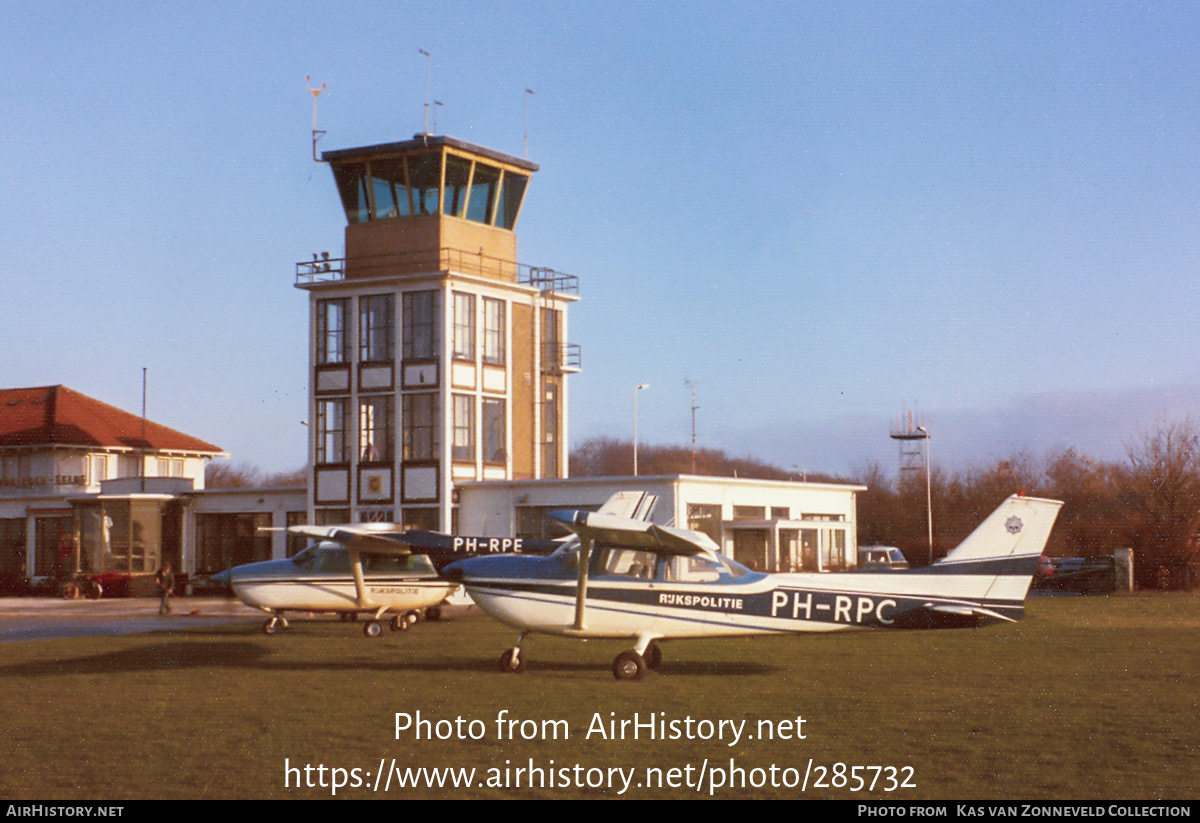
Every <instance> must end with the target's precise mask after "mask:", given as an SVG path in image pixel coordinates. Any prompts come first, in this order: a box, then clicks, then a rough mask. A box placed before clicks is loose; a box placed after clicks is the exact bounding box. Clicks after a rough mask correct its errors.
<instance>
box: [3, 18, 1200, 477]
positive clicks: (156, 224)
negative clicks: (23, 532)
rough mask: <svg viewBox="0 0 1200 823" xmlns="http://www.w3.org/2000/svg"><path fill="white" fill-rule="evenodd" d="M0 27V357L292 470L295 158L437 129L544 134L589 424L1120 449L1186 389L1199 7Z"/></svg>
mask: <svg viewBox="0 0 1200 823" xmlns="http://www.w3.org/2000/svg"><path fill="white" fill-rule="evenodd" d="M5 14H6V28H7V30H8V32H9V36H8V37H7V38H6V48H5V49H4V50H3V52H2V53H0V82H2V85H0V141H2V144H3V146H4V149H5V151H4V159H3V160H0V239H2V240H3V246H2V247H3V250H4V263H5V273H4V274H3V280H2V281H0V282H3V294H4V297H5V300H4V304H5V307H6V317H7V320H8V322H7V323H6V324H5V325H6V330H5V331H6V333H5V334H4V342H3V344H0V385H3V386H10V387H11V386H32V385H45V384H53V383H64V384H66V385H69V386H71V387H72V388H75V389H77V390H80V391H83V392H85V393H87V394H90V395H92V396H94V397H96V398H98V399H101V400H104V401H106V402H109V403H112V404H114V405H117V406H120V407H122V408H125V409H128V410H130V411H134V412H136V411H137V410H138V409H140V406H141V376H142V368H143V367H146V368H147V369H148V373H149V414H150V417H151V418H152V419H155V420H157V421H159V422H162V423H165V424H167V425H170V426H173V427H175V428H178V429H181V430H183V431H186V432H188V433H189V434H194V435H196V436H199V437H203V438H205V439H207V440H210V441H212V442H215V443H217V444H219V445H221V446H222V447H224V448H225V449H227V450H228V451H229V452H230V453H231V454H232V457H233V459H234V460H245V461H248V462H250V463H253V464H256V465H258V466H260V467H262V468H264V469H267V470H272V471H273V470H286V469H291V468H296V467H299V466H301V465H303V463H304V454H305V449H304V437H305V431H304V428H303V427H302V426H301V423H300V421H301V420H303V419H304V418H305V417H306V416H307V413H306V410H305V404H306V401H305V398H306V393H307V377H306V359H305V345H306V316H307V308H306V305H307V304H306V297H307V295H306V294H305V293H303V292H301V291H299V290H297V289H295V288H293V286H292V283H293V279H294V264H295V262H296V261H298V260H303V259H306V258H308V257H309V256H310V255H311V253H312V252H314V251H321V250H329V251H331V252H334V253H335V254H340V252H341V248H342V231H343V227H344V222H345V221H344V217H343V215H342V214H341V212H340V209H339V207H338V203H337V198H336V194H335V191H334V186H333V183H332V179H331V175H330V174H329V170H328V168H327V167H325V166H323V165H320V164H315V163H313V162H312V159H311V145H310V134H309V131H310V128H311V114H312V104H311V99H312V98H311V96H310V95H309V93H308V92H307V91H306V90H305V76H306V75H312V77H313V81H314V82H315V83H326V84H327V86H328V88H327V90H326V92H325V93H324V94H323V95H322V96H321V98H320V127H321V128H323V129H326V130H327V131H328V135H327V136H326V137H325V138H324V139H323V140H322V141H321V144H320V147H321V148H322V149H324V150H330V149H335V148H346V147H351V146H357V145H364V144H370V143H378V142H386V141H392V140H398V139H407V138H408V137H410V136H412V135H413V134H414V133H416V132H418V131H420V130H421V127H422V116H423V106H424V103H425V93H426V92H425V89H426V59H425V58H424V57H423V56H422V55H421V54H420V53H419V52H418V49H425V50H426V51H428V52H430V53H431V55H432V61H431V62H432V91H433V97H434V98H435V99H437V100H440V101H442V102H443V104H444V105H443V106H441V107H438V109H437V131H438V132H439V133H443V134H448V135H450V136H453V137H458V138H460V139H464V140H468V141H472V142H475V143H479V144H482V145H485V146H488V147H491V148H495V149H498V150H501V151H506V152H509V153H511V154H516V155H521V154H522V153H523V128H524V126H523V98H524V97H525V95H524V92H523V90H524V89H525V88H530V89H533V90H534V91H535V92H536V94H535V96H533V97H531V98H529V115H528V117H529V146H530V152H529V153H530V158H531V159H532V160H534V161H536V162H538V163H539V164H540V165H541V171H540V172H539V173H538V174H537V175H536V176H535V178H534V180H533V183H532V185H531V187H530V190H529V194H528V197H527V199H526V205H525V209H524V211H523V212H522V216H521V222H520V223H519V224H518V227H517V229H518V237H519V256H520V259H521V262H524V263H529V264H532V265H538V266H549V267H552V268H555V269H558V270H560V271H565V272H569V273H571V274H574V275H577V276H578V277H579V279H580V288H581V293H582V300H581V301H580V303H579V304H577V305H576V306H575V307H574V309H573V311H572V316H571V329H570V335H569V337H570V340H571V342H575V343H579V344H580V345H581V347H582V351H583V365H584V370H583V372H582V373H581V374H580V375H577V376H575V377H573V378H572V380H571V385H570V404H571V406H570V408H571V421H570V434H571V439H572V441H573V442H579V441H580V440H583V439H585V438H588V437H591V436H596V435H608V436H614V437H622V438H628V437H629V436H630V433H631V428H632V391H633V387H634V386H635V385H637V384H639V383H650V384H651V388H650V389H648V390H646V391H643V392H642V393H641V394H640V396H639V411H640V417H639V429H640V432H641V434H642V436H643V438H644V440H645V441H647V442H656V443H668V442H675V443H685V442H688V441H689V440H690V420H691V416H690V405H691V396H690V392H689V389H688V387H687V386H686V385H685V383H684V381H685V379H691V380H693V381H695V382H696V383H697V403H698V405H699V406H700V410H699V412H698V429H699V442H700V443H701V444H702V445H704V446H710V447H716V448H723V449H726V450H729V451H731V452H734V453H736V454H753V455H755V456H758V457H761V458H764V459H767V460H770V461H772V462H774V463H776V464H779V465H783V466H800V467H803V468H804V469H806V470H808V471H824V472H832V473H843V474H844V473H847V472H850V471H852V470H854V469H855V468H856V467H861V466H863V465H866V464H868V463H871V462H875V461H878V462H879V463H881V464H882V465H883V466H885V467H886V468H888V469H891V468H894V466H895V463H896V448H895V445H894V444H893V443H892V442H891V441H890V440H889V439H888V437H887V433H888V429H889V426H890V425H891V424H892V423H893V421H894V420H895V418H896V416H897V415H898V414H899V413H901V411H903V410H905V409H915V410H916V411H917V412H918V414H920V415H924V419H925V421H926V423H927V425H928V427H929V428H930V429H931V430H932V432H933V435H934V438H935V440H934V452H933V454H934V459H935V462H936V461H941V462H944V463H946V464H948V465H951V466H952V467H955V468H958V467H963V466H967V465H971V464H976V465H979V464H986V463H988V462H990V461H992V460H995V459H998V458H1002V457H1005V456H1008V455H1010V454H1012V453H1014V452H1027V453H1031V454H1034V455H1039V454H1044V453H1045V452H1047V451H1048V450H1052V449H1057V448H1065V447H1068V446H1073V447H1075V448H1077V449H1078V450H1080V451H1082V452H1084V453H1086V454H1091V455H1094V456H1096V457H1101V458H1114V459H1119V458H1120V457H1121V456H1122V455H1123V454H1124V451H1125V446H1126V444H1128V443H1130V442H1132V440H1133V439H1134V438H1135V437H1136V435H1137V433H1138V432H1139V431H1141V430H1144V429H1146V428H1149V427H1152V426H1154V425H1155V424H1156V423H1157V422H1159V421H1162V420H1165V419H1177V418H1179V417H1183V416H1186V415H1189V414H1193V413H1194V410H1195V409H1197V408H1200V406H1198V405H1197V404H1198V403H1200V365H1198V364H1197V360H1196V357H1195V352H1196V345H1195V340H1196V338H1197V335H1198V327H1197V318H1198V315H1200V311H1198V310H1200V277H1197V274H1198V272H1197V268H1198V266H1200V254H1198V252H1200V225H1198V223H1200V214H1198V204H1200V152H1197V146H1198V145H1200V141H1198V139H1197V138H1198V137H1200V134H1198V131H1200V65H1198V64H1200V57H1198V56H1197V55H1198V54H1200V50H1197V49H1196V47H1195V46H1196V44H1197V43H1198V42H1200V36H1198V35H1200V11H1198V10H1197V7H1195V6H1193V5H1191V4H1146V3H1130V4H1126V3H1103V4H1102V3H1079V4H1074V3H1055V4H1034V3H1019V4H1003V3H961V2H946V3H910V4H896V3H820V4H818V3H812V4H806V3H790V2H773V3H706V2H687V3H644V2H631V3H625V2H609V3H604V4H600V3H564V2H547V3H479V2H445V0H442V1H441V2H428V3H427V2H407V3H399V2H387V3H383V2H380V3H353V2H338V3H328V2H325V3H309V2H287V3H266V2H263V3H255V2H246V3H205V2H199V3H191V4H187V5H186V6H184V5H183V4H168V3H137V4H134V3H119V2H118V3H113V4H107V5H103V6H102V5H101V4H85V3H75V4H73V3H54V2H49V3H46V2H39V3H26V2H20V1H19V0H18V1H17V2H11V1H10V2H8V3H6V4H5Z"/></svg>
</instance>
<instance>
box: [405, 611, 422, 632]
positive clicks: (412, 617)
mask: <svg viewBox="0 0 1200 823" xmlns="http://www.w3.org/2000/svg"><path fill="white" fill-rule="evenodd" d="M420 619H421V616H420V615H418V614H417V613H416V612H405V613H404V622H405V623H407V624H408V625H409V626H415V625H417V621H418V620H420ZM406 628H407V627H406Z"/></svg>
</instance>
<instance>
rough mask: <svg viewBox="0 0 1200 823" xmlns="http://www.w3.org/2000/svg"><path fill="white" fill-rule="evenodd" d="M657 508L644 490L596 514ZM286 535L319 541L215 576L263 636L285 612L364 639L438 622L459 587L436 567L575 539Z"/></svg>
mask: <svg viewBox="0 0 1200 823" xmlns="http://www.w3.org/2000/svg"><path fill="white" fill-rule="evenodd" d="M656 502H657V498H656V497H655V496H654V495H651V494H646V493H644V492H618V493H616V494H614V495H613V496H612V497H610V498H609V499H608V500H607V501H606V502H605V503H604V504H603V505H602V506H601V507H600V510H599V511H600V512H601V513H603V514H606V515H609V516H618V515H620V516H623V517H629V518H632V519H633V520H635V521H638V520H640V519H645V518H649V516H650V515H651V513H652V512H653V510H654V504H655V503H656ZM288 531H289V532H291V533H293V534H301V535H305V536H306V537H310V538H314V539H316V540H317V541H319V542H317V543H314V544H313V545H311V546H309V547H308V548H307V549H305V550H304V551H302V552H300V553H299V554H297V555H296V556H295V557H292V558H288V559H286V560H265V561H261V562H258V563H247V564H245V565H242V566H236V567H234V568H233V569H230V570H229V571H228V572H224V573H223V574H222V575H218V576H217V578H221V577H225V576H227V582H228V583H229V585H230V586H231V588H232V589H233V593H234V594H235V595H236V596H237V598H238V599H239V600H241V601H242V602H243V603H245V604H246V605H248V606H252V607H254V608H256V609H261V610H262V611H264V612H267V613H268V614H269V615H270V617H268V618H267V620H266V622H265V623H263V631H264V632H266V633H267V634H276V633H277V632H279V631H280V629H283V628H286V627H287V625H288V622H287V618H286V616H285V615H286V613H287V612H335V613H340V614H342V615H348V616H354V617H355V618H357V616H358V615H360V614H363V615H366V616H367V617H368V620H367V622H366V623H365V624H364V625H363V632H364V634H366V635H367V637H379V636H380V635H381V634H382V633H383V626H382V624H381V623H380V621H381V620H382V619H383V617H384V616H385V615H387V614H391V615H392V619H391V627H392V629H393V630H394V631H401V630H405V629H408V628H409V627H410V626H411V625H413V624H414V623H416V622H417V619H418V613H419V612H421V611H422V610H424V612H425V614H426V616H427V617H429V618H430V619H437V616H438V615H439V613H440V605H441V603H442V602H443V601H444V600H445V599H446V598H447V597H449V596H450V595H451V594H453V593H454V591H455V590H456V589H457V588H458V583H457V582H454V581H451V580H448V579H446V578H445V577H444V576H442V575H441V574H439V571H438V569H439V568H440V567H442V566H445V565H447V564H449V563H452V562H454V561H456V560H461V559H463V558H468V557H474V556H477V555H490V554H497V553H517V554H541V555H547V554H550V553H551V552H554V551H555V550H557V549H559V548H560V547H561V546H562V545H563V544H564V542H567V541H570V542H574V541H575V538H574V536H571V537H569V538H564V539H561V540H523V539H521V538H513V537H504V538H500V537H465V536H461V535H446V534H439V533H437V532H429V531H419V530H409V531H404V532H401V531H399V529H398V528H397V527H396V525H395V524H394V523H358V524H354V525H341V526H306V525H301V526H291V527H289V528H288ZM217 578H214V579H217Z"/></svg>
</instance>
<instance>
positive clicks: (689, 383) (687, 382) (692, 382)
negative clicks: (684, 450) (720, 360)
mask: <svg viewBox="0 0 1200 823" xmlns="http://www.w3.org/2000/svg"><path fill="white" fill-rule="evenodd" d="M683 385H685V386H690V387H691V389H692V474H695V473H696V409H698V408H700V407H699V406H697V405H696V381H695V380H692V379H690V378H687V377H685V378H683Z"/></svg>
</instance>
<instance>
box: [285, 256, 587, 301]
mask: <svg viewBox="0 0 1200 823" xmlns="http://www.w3.org/2000/svg"><path fill="white" fill-rule="evenodd" d="M448 271H455V272H460V273H462V274H475V275H480V276H482V277H492V278H495V279H497V280H506V281H508V282H510V283H512V282H515V283H520V284H522V285H526V286H533V287H534V288H537V289H540V290H542V291H550V292H555V293H558V294H574V295H577V294H579V278H578V277H576V276H574V275H572V274H565V273H563V272H560V271H555V270H554V269H548V268H541V267H537V266H528V265H525V264H524V263H517V262H515V261H513V260H504V259H502V258H499V257H492V256H490V255H486V254H482V253H479V252H468V251H463V250H462V249H451V248H443V249H438V250H437V251H428V252H398V253H394V254H378V255H371V256H359V257H355V258H353V259H347V258H344V257H330V256H329V253H328V252H321V253H320V254H316V253H314V254H313V259H312V260H301V261H300V262H299V263H297V264H296V285H297V286H308V285H313V284H316V283H336V282H339V281H342V280H348V279H349V280H360V279H368V278H373V277H395V276H404V275H416V274H431V273H436V272H448Z"/></svg>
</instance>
